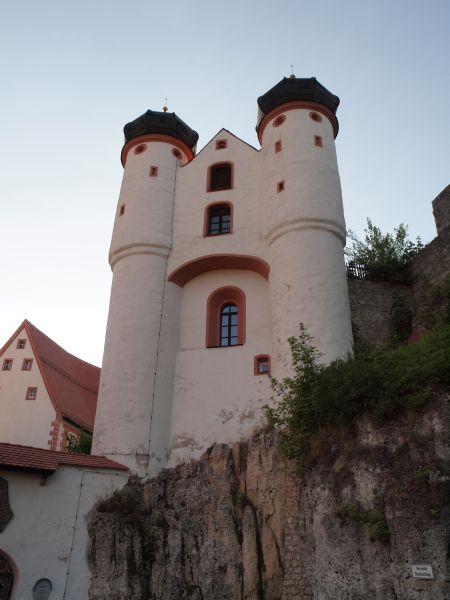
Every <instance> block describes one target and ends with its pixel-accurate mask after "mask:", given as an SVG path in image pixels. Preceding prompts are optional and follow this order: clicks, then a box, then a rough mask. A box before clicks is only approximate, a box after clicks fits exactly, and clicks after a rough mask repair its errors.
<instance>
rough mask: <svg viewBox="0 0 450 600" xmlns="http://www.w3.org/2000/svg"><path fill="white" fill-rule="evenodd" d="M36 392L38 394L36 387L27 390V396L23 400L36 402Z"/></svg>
mask: <svg viewBox="0 0 450 600" xmlns="http://www.w3.org/2000/svg"><path fill="white" fill-rule="evenodd" d="M37 392H38V389H37V387H29V388H27V394H26V396H25V400H36V398H37Z"/></svg>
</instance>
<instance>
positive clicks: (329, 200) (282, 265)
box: [257, 76, 352, 376]
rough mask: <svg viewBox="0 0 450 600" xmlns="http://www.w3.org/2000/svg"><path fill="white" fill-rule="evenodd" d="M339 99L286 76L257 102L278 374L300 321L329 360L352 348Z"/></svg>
mask: <svg viewBox="0 0 450 600" xmlns="http://www.w3.org/2000/svg"><path fill="white" fill-rule="evenodd" d="M338 104H339V98H337V97H336V96H334V95H333V94H331V93H330V92H329V91H328V90H327V89H326V88H324V87H323V86H322V85H321V84H320V83H319V82H318V81H317V80H316V79H315V78H314V77H313V78H310V79H297V78H295V76H291V77H290V78H284V79H283V80H282V81H280V82H279V83H278V84H277V85H276V86H274V87H273V88H272V89H271V90H269V91H268V92H267V93H266V94H264V95H263V96H261V97H260V98H259V99H258V106H259V115H258V117H259V118H258V125H257V132H258V138H259V140H260V142H261V145H262V166H261V178H262V186H261V189H262V219H263V221H262V235H263V238H264V240H265V242H266V247H267V257H266V260H267V261H268V263H269V264H270V279H269V286H270V300H271V311H272V327H273V330H272V335H273V346H274V353H275V356H274V358H273V365H274V373H275V375H276V376H279V375H286V374H288V372H289V365H290V351H289V346H288V343H287V339H288V338H289V337H290V336H292V335H296V334H297V332H298V327H299V323H300V322H302V323H303V324H304V325H305V326H306V329H307V331H308V333H309V334H310V335H312V336H313V338H314V344H315V345H316V347H317V348H318V349H319V350H320V352H321V353H322V354H323V360H324V361H325V362H330V361H331V360H333V359H335V358H337V357H341V358H342V357H345V356H346V354H347V353H348V352H350V351H351V348H352V331H351V321H350V307H349V300H348V289H347V280H346V274H345V264H344V255H343V246H344V245H345V221H344V212H343V207H342V196H341V186H340V179H339V172H338V166H337V158H336V149H335V145H334V138H335V136H336V135H337V132H338V122H337V119H336V116H335V112H336V108H337V106H338Z"/></svg>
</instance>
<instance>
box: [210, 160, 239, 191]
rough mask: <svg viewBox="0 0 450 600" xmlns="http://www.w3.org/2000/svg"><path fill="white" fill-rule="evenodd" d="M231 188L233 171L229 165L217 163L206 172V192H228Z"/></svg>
mask: <svg viewBox="0 0 450 600" xmlns="http://www.w3.org/2000/svg"><path fill="white" fill-rule="evenodd" d="M232 187H233V169H232V165H231V164H230V163H218V164H216V165H212V166H211V167H209V170H208V192H215V191H217V190H229V189H231V188H232Z"/></svg>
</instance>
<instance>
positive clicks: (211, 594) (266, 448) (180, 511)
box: [89, 396, 450, 600]
mask: <svg viewBox="0 0 450 600" xmlns="http://www.w3.org/2000/svg"><path fill="white" fill-rule="evenodd" d="M448 411H449V398H448V397H445V396H443V397H441V398H440V399H437V400H435V401H434V403H432V404H430V405H429V406H428V408H427V409H426V410H424V411H422V412H415V413H410V414H407V415H404V416H402V417H401V418H398V419H396V420H395V421H392V422H388V423H385V424H383V425H376V424H374V423H373V422H371V421H369V420H366V419H363V420H361V421H359V423H358V424H357V426H356V428H355V429H354V430H352V431H350V430H348V431H347V430H333V431H327V434H326V435H322V436H321V440H322V444H321V446H319V445H318V440H316V443H315V446H313V447H315V448H319V449H318V450H316V452H315V454H314V456H313V457H312V458H311V461H310V463H309V464H308V465H306V466H305V467H304V468H303V470H302V471H300V470H299V469H298V467H297V466H296V465H295V463H294V462H290V461H288V460H287V459H286V458H285V457H284V456H283V455H282V454H281V453H280V450H279V444H278V439H277V437H276V435H275V434H274V433H273V432H272V431H270V430H263V431H261V432H259V433H257V434H255V435H254V436H253V437H252V438H251V439H250V440H249V441H248V442H246V443H244V442H242V443H238V444H235V445H234V446H233V447H228V446H225V445H216V446H213V447H212V448H211V449H210V450H209V451H208V452H207V453H205V455H204V456H203V457H202V458H201V459H200V460H199V461H195V462H191V463H189V464H185V465H180V466H179V467H177V468H175V469H172V470H166V471H163V472H162V473H160V475H159V476H158V477H157V478H155V479H152V480H151V481H148V482H147V483H142V482H139V481H134V482H133V481H132V482H130V483H129V484H128V485H127V486H126V487H125V488H124V489H123V490H122V491H121V492H120V493H116V494H115V495H114V496H113V497H112V498H110V499H109V500H104V501H102V502H100V503H99V504H98V505H97V507H96V508H95V509H94V510H93V511H92V513H91V515H90V518H89V534H90V537H91V550H90V560H91V572H92V580H91V586H90V594H89V598H90V600H128V599H130V598H133V600H312V599H316V600H325V599H326V600H331V599H332V600H350V599H351V600H419V599H420V600H448V598H450V571H449V567H450V564H449V555H448V544H449V541H450V529H449V522H450V504H449V494H448V492H449V479H450V448H449V433H450V432H449V427H448V423H449V420H448V417H449V414H448ZM348 506H352V507H355V510H357V511H366V512H367V511H372V512H373V513H374V514H377V518H378V519H380V521H381V523H382V526H383V527H387V528H388V537H387V538H386V539H385V540H384V541H381V540H380V539H375V540H374V541H371V539H370V531H369V530H368V528H367V526H366V525H364V524H363V523H362V522H361V520H358V519H357V518H355V516H354V515H353V516H352V511H346V510H345V507H348ZM339 513H340V516H339ZM358 514H359V513H358ZM375 537H376V536H375ZM413 564H428V565H431V566H432V568H433V573H434V578H433V579H431V580H419V579H414V578H413V577H412V565H413Z"/></svg>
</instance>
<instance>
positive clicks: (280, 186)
mask: <svg viewBox="0 0 450 600" xmlns="http://www.w3.org/2000/svg"><path fill="white" fill-rule="evenodd" d="M284 187H285V186H284V179H283V181H279V182H278V183H277V194H279V193H280V192H283V191H284Z"/></svg>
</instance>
